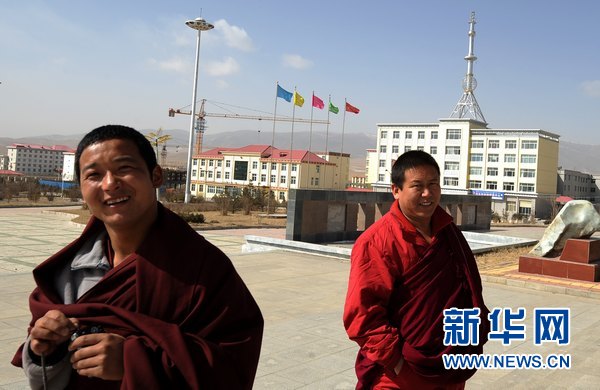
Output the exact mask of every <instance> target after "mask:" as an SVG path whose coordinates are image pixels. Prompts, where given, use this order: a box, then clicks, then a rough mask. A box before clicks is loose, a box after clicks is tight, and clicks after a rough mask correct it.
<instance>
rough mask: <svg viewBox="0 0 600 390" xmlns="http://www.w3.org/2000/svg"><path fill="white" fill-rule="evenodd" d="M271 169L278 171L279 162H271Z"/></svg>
mask: <svg viewBox="0 0 600 390" xmlns="http://www.w3.org/2000/svg"><path fill="white" fill-rule="evenodd" d="M271 170H272V171H276V170H277V163H271Z"/></svg>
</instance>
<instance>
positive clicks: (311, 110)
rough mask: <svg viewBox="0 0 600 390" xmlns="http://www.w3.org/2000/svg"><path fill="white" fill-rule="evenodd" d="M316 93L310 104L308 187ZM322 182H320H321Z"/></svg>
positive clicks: (313, 92)
mask: <svg viewBox="0 0 600 390" xmlns="http://www.w3.org/2000/svg"><path fill="white" fill-rule="evenodd" d="M314 103H315V91H314V90H313V91H312V100H311V102H310V130H309V132H308V176H306V186H307V187H308V177H309V176H310V151H311V149H312V127H313V111H314V110H315V105H314ZM319 182H320V180H319Z"/></svg>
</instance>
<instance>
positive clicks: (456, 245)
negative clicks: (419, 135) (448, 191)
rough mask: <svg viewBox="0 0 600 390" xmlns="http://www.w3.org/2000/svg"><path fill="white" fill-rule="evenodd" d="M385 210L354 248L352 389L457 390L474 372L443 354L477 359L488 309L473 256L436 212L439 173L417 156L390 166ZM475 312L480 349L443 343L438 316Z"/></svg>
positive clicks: (348, 316)
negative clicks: (447, 362) (451, 366)
mask: <svg viewBox="0 0 600 390" xmlns="http://www.w3.org/2000/svg"><path fill="white" fill-rule="evenodd" d="M392 182H393V184H392V193H393V195H394V199H395V200H396V201H395V202H394V203H393V205H392V207H391V209H390V211H389V212H388V213H387V214H386V215H384V216H383V217H382V218H381V219H380V220H378V221H377V222H375V223H374V224H373V225H372V226H370V227H369V228H368V229H367V230H366V231H365V232H364V233H363V234H362V235H361V236H360V237H359V239H358V240H357V241H356V243H355V244H354V247H353V248H352V256H351V269H350V279H349V284H348V293H347V296H346V304H345V308H344V326H345V328H346V331H347V333H348V336H349V337H350V339H352V340H354V341H356V342H357V343H358V344H359V346H360V350H359V353H358V357H357V360H356V374H357V377H358V384H357V389H419V390H426V389H463V388H464V386H465V381H466V380H467V379H468V378H470V377H471V376H472V375H473V374H474V372H475V371H474V370H446V369H445V368H444V366H443V361H442V355H443V354H463V353H464V354H467V353H468V354H473V353H475V354H477V353H481V352H482V349H483V343H485V341H486V340H487V333H488V331H489V323H488V320H487V314H488V310H487V308H486V307H485V304H484V302H483V296H482V286H481V278H480V276H479V272H478V270H477V265H476V263H475V259H474V257H473V254H472V252H471V250H470V248H469V246H468V244H467V242H466V240H465V238H464V237H463V235H462V234H461V232H460V231H459V229H458V228H457V227H456V225H455V224H454V223H453V222H452V218H451V217H450V216H449V215H448V214H447V213H446V212H445V211H444V210H443V209H441V208H440V207H439V205H438V204H439V202H440V198H441V189H440V170H439V166H438V165H437V162H436V161H435V159H434V158H433V157H431V156H430V155H429V154H427V153H425V152H422V151H410V152H406V153H404V154H403V155H401V156H400V157H399V158H398V160H396V162H395V163H394V166H393V168H392ZM450 308H458V309H472V308H480V319H481V323H480V325H479V328H478V331H479V340H480V342H479V343H478V345H468V346H452V345H444V330H443V311H444V310H445V309H450Z"/></svg>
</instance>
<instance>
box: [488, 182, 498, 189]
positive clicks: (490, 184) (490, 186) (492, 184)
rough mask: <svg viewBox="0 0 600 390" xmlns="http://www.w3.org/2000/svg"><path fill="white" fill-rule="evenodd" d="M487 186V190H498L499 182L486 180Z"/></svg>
mask: <svg viewBox="0 0 600 390" xmlns="http://www.w3.org/2000/svg"><path fill="white" fill-rule="evenodd" d="M485 188H486V189H487V190H497V189H498V182H495V181H486V182H485Z"/></svg>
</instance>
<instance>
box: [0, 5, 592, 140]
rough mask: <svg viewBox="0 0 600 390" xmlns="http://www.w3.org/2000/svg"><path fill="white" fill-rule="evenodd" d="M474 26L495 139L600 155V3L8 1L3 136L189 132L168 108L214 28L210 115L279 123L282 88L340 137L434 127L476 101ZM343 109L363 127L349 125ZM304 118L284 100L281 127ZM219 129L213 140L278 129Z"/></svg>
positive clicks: (1, 42)
mask: <svg viewBox="0 0 600 390" xmlns="http://www.w3.org/2000/svg"><path fill="white" fill-rule="evenodd" d="M472 11H474V12H475V13H476V20H477V24H476V26H475V29H476V37H475V47H474V49H475V50H474V51H475V55H476V56H477V57H478V60H477V61H476V62H475V64H474V73H475V77H476V79H477V82H478V87H477V89H476V90H475V96H476V98H477V100H478V101H479V105H480V107H481V110H482V112H483V115H484V116H485V118H486V120H487V122H488V123H489V127H490V128H496V129H519V128H521V129H542V130H546V131H549V132H552V133H556V134H558V135H560V136H561V139H562V140H566V141H570V142H576V143H585V144H600V139H599V135H598V134H599V130H600V109H599V106H600V49H599V42H600V23H598V19H599V17H600V2H598V1H596V0H580V1H572V2H567V1H558V0H545V1H542V0H528V1H523V0H504V1H491V0H489V1H484V0H452V1H448V0H435V1H434V0H422V1H400V0H396V1H393V0H380V1H371V2H365V1H355V0H346V1H316V0H304V1H295V2H291V1H281V0H278V1H276V0H263V1H250V0H246V1H243V0H233V1H223V0H210V1H209V0H207V1H191V0H170V1H158V0H145V1H138V0H130V1H122V0H119V1H114V0H102V1H100V0H96V1H91V0H79V1H71V0H54V1H40V0H28V1H8V0H0V53H1V55H0V82H1V84H0V137H13V138H18V137H25V136H34V135H55V134H57V135H63V134H64V135H66V134H82V133H85V132H88V131H90V130H92V129H93V128H95V127H97V126H101V125H104V124H107V123H118V124H124V125H128V126H132V127H135V128H137V129H140V130H142V129H144V130H151V129H158V128H163V129H183V130H185V129H189V126H190V120H189V119H190V118H189V116H185V115H178V116H176V117H174V118H171V117H169V116H168V109H169V108H171V107H172V108H181V109H187V110H189V109H190V108H191V101H192V89H193V79H194V60H195V53H196V37H197V33H196V31H195V30H192V29H190V28H189V27H187V26H186V25H185V21H186V20H189V19H194V18H196V17H198V16H202V17H203V18H204V19H206V20H207V21H209V22H210V23H213V24H214V26H215V28H214V29H213V30H210V31H207V32H203V33H202V35H201V48H200V66H199V68H200V70H199V74H198V99H207V100H208V103H207V106H206V111H207V112H210V113H225V112H229V113H237V114H250V115H264V116H272V115H273V111H274V107H275V102H276V98H275V93H276V83H277V82H279V85H281V86H282V87H283V88H285V89H286V90H288V91H293V90H294V88H296V89H297V91H298V93H300V94H301V95H302V96H303V97H304V98H305V99H306V103H305V104H304V106H303V107H296V110H295V113H294V114H295V117H297V118H307V119H308V118H310V116H311V96H312V94H313V91H314V94H315V95H316V96H318V97H319V98H321V99H322V100H324V101H325V103H327V99H328V97H329V96H330V95H331V100H332V102H333V103H334V104H335V105H336V106H338V107H340V108H341V109H342V110H341V111H340V114H338V115H331V117H330V121H331V125H330V131H331V132H332V133H335V132H341V131H342V129H343V130H344V131H345V132H355V133H356V132H364V133H375V132H376V126H377V123H391V122H401V123H406V122H408V123H415V122H428V123H435V122H437V121H438V119H440V118H447V117H449V116H450V114H451V112H452V110H453V109H454V106H455V105H456V103H457V102H458V100H459V98H460V97H461V95H462V87H461V82H462V79H463V78H464V76H465V73H466V70H467V63H466V61H465V60H464V56H465V55H467V54H468V36H467V32H468V29H469V24H468V21H469V17H470V14H471V12H472ZM344 99H347V101H348V102H349V103H350V104H352V105H353V106H355V107H357V108H359V109H360V113H359V114H358V115H356V114H352V113H347V114H346V115H345V118H344V115H343V107H344ZM223 107H225V108H226V109H224V108H223ZM292 111H293V106H292V105H291V104H290V103H287V102H285V101H284V100H282V99H278V100H277V115H278V116H279V115H282V116H283V115H285V116H291V115H292ZM312 115H313V118H314V119H317V120H324V119H327V112H326V110H318V109H314V110H312ZM207 119H208V126H209V127H208V130H207V131H210V132H222V131H231V130H256V131H258V130H261V131H262V132H271V131H272V129H273V125H272V123H271V122H268V121H249V120H239V119H216V118H207ZM290 126H291V125H290V124H289V123H287V124H286V123H283V122H280V123H277V131H280V130H282V131H290ZM307 126H308V125H303V124H295V129H296V131H304V130H308V127H307ZM314 126H316V127H315V128H314V129H315V130H318V131H321V128H320V127H319V126H323V125H314ZM365 147H374V145H365Z"/></svg>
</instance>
